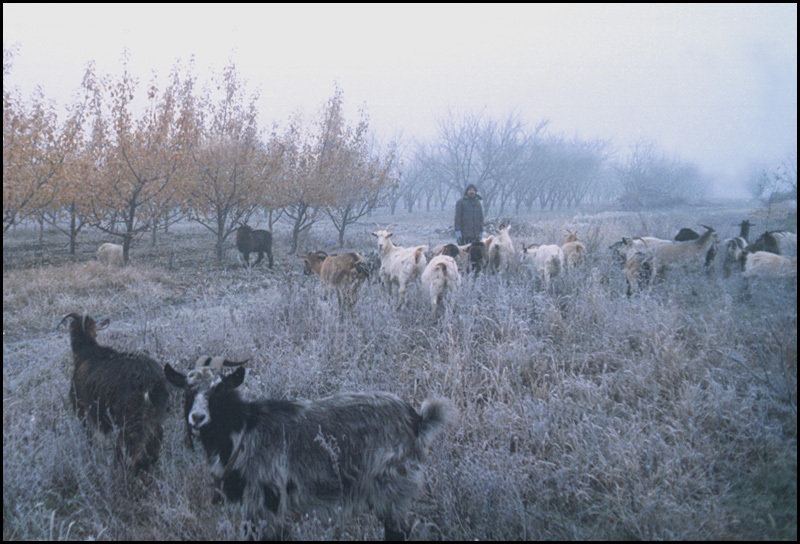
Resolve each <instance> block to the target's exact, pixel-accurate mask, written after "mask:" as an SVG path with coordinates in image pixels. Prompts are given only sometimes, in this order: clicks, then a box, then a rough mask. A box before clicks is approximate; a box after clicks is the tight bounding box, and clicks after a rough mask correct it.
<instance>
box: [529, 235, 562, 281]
mask: <svg viewBox="0 0 800 544" xmlns="http://www.w3.org/2000/svg"><path fill="white" fill-rule="evenodd" d="M522 262H523V263H524V264H526V265H527V266H529V267H531V268H532V269H533V271H534V273H535V274H542V277H543V278H544V285H545V288H546V289H549V288H550V281H551V280H552V279H553V278H555V277H556V276H558V275H559V274H560V273H561V269H562V268H564V251H563V250H562V249H561V246H558V245H555V244H553V245H547V246H542V245H538V244H533V245H532V246H530V247H525V244H522Z"/></svg>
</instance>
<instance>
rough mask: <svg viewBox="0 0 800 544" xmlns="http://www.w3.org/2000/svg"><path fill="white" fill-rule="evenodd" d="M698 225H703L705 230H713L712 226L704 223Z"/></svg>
mask: <svg viewBox="0 0 800 544" xmlns="http://www.w3.org/2000/svg"><path fill="white" fill-rule="evenodd" d="M700 226H701V227H703V228H704V229H706V230H714V229H713V228H712V227H709V226H708V225H704V224H702V223H700Z"/></svg>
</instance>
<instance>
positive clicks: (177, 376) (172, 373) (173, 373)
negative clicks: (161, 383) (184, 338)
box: [164, 363, 186, 389]
mask: <svg viewBox="0 0 800 544" xmlns="http://www.w3.org/2000/svg"><path fill="white" fill-rule="evenodd" d="M164 377H165V378H166V379H167V381H168V382H169V383H171V384H172V385H174V386H175V387H179V388H181V389H185V388H186V376H184V375H183V374H181V373H180V372H178V371H177V370H175V369H174V368H172V367H171V366H170V364H169V363H167V364H166V365H164Z"/></svg>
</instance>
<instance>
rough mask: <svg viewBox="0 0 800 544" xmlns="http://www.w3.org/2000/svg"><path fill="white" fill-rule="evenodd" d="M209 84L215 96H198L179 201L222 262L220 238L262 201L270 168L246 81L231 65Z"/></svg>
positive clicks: (256, 111) (253, 103) (254, 105)
mask: <svg viewBox="0 0 800 544" xmlns="http://www.w3.org/2000/svg"><path fill="white" fill-rule="evenodd" d="M214 83H215V85H214V86H215V88H216V90H217V91H219V93H218V96H214V95H213V94H212V92H211V91H208V92H206V93H205V94H204V96H203V100H202V104H203V115H202V120H201V122H200V123H199V124H198V127H197V128H198V140H197V143H196V145H195V146H194V148H193V149H192V152H191V158H192V161H191V169H190V176H189V177H190V179H189V182H188V183H187V184H186V185H185V187H184V189H185V191H184V200H185V202H186V204H187V207H188V209H189V218H190V219H191V220H193V221H196V222H197V223H199V224H201V225H203V226H204V227H205V228H207V229H208V230H210V231H211V232H212V233H214V235H215V236H216V246H215V247H216V256H217V260H218V261H222V257H223V252H224V244H225V240H226V239H227V238H228V237H229V236H230V234H231V233H232V232H233V231H235V230H236V229H237V228H238V227H239V226H240V225H241V224H244V223H245V222H246V221H247V219H248V218H249V217H250V215H251V214H252V213H253V211H254V210H255V209H256V208H257V207H258V206H259V205H261V204H262V203H263V202H264V199H265V189H266V184H265V183H263V177H264V176H267V177H268V176H269V170H270V166H269V161H268V160H266V157H265V152H264V149H263V146H262V144H261V142H260V139H259V129H258V110H257V108H256V103H257V101H258V93H253V94H252V95H251V96H250V97H249V98H248V97H247V96H246V95H245V91H246V82H245V81H243V80H242V79H241V78H240V77H239V75H238V73H237V71H236V65H235V64H234V63H233V62H232V61H231V62H229V64H228V65H227V66H226V67H225V68H224V69H223V71H222V74H220V75H217V76H216V77H215V82H214Z"/></svg>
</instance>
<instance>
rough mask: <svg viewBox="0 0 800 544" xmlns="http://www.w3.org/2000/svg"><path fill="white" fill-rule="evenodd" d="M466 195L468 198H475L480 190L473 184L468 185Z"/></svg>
mask: <svg viewBox="0 0 800 544" xmlns="http://www.w3.org/2000/svg"><path fill="white" fill-rule="evenodd" d="M464 194H465V195H467V196H475V195H477V194H478V189H477V188H476V187H475V186H474V185H473V184H471V183H470V184H469V185H467V190H466V191H464Z"/></svg>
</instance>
